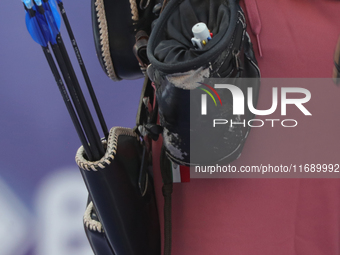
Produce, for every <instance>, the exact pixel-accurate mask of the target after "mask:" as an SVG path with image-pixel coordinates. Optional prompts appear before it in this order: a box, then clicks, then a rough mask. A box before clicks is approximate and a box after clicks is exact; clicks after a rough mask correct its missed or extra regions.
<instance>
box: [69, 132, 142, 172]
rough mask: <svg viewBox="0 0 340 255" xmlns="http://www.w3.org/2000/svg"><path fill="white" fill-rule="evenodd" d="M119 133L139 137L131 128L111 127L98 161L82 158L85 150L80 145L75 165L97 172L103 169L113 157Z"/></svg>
mask: <svg viewBox="0 0 340 255" xmlns="http://www.w3.org/2000/svg"><path fill="white" fill-rule="evenodd" d="M121 135H125V136H132V137H136V139H137V140H139V137H138V136H137V134H136V133H135V132H134V131H133V130H132V129H130V128H123V127H113V128H112V129H111V130H110V134H109V137H108V142H107V149H106V152H105V155H104V156H103V157H102V158H101V159H100V160H98V161H93V162H90V161H88V160H86V159H85V158H84V155H85V151H84V147H83V146H82V147H80V148H79V149H78V151H77V154H76V158H75V160H76V163H77V165H78V166H79V167H80V168H81V169H83V170H85V171H94V172H97V171H98V170H100V169H105V168H106V167H107V166H109V165H110V164H111V163H112V161H113V160H114V159H115V155H116V152H117V143H118V138H119V136H121ZM103 144H104V145H105V144H106V142H105V141H103Z"/></svg>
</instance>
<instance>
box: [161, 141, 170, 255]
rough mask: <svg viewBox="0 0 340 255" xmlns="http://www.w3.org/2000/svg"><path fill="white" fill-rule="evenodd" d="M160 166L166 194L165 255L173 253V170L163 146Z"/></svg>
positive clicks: (164, 194)
mask: <svg viewBox="0 0 340 255" xmlns="http://www.w3.org/2000/svg"><path fill="white" fill-rule="evenodd" d="M160 161H161V162H160V167H161V173H162V178H163V189H162V191H163V196H164V255H171V238H172V226H171V194H172V170H171V162H170V160H169V159H168V157H167V156H166V154H165V149H164V147H162V151H161V158H160Z"/></svg>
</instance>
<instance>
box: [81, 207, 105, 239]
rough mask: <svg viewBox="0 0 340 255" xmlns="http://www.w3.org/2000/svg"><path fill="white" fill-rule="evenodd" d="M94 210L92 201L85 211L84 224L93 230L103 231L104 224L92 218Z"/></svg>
mask: <svg viewBox="0 0 340 255" xmlns="http://www.w3.org/2000/svg"><path fill="white" fill-rule="evenodd" d="M92 210H93V203H92V202H90V203H89V205H88V206H87V208H86V210H85V213H84V218H83V219H84V224H85V226H86V227H87V228H88V229H90V230H92V231H97V232H99V233H103V232H104V230H103V226H102V224H101V223H100V222H99V221H96V220H94V219H92V218H91V213H92Z"/></svg>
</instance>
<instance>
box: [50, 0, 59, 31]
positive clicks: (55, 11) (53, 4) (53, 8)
mask: <svg viewBox="0 0 340 255" xmlns="http://www.w3.org/2000/svg"><path fill="white" fill-rule="evenodd" d="M60 2H61V1H60ZM48 3H49V5H50V10H51V11H52V14H53V17H54V20H55V22H56V25H57V27H58V30H59V31H60V26H61V17H60V14H59V12H58V9H57V5H56V2H55V1H54V0H49V1H48Z"/></svg>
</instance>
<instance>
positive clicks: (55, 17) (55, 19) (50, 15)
mask: <svg viewBox="0 0 340 255" xmlns="http://www.w3.org/2000/svg"><path fill="white" fill-rule="evenodd" d="M49 2H54V1H49ZM49 2H47V3H45V2H44V3H43V7H44V10H45V14H44V17H45V20H46V22H47V24H48V27H49V31H50V36H49V41H50V42H51V44H52V45H54V44H56V43H57V41H56V38H57V35H58V34H59V32H60V31H59V28H60V22H61V20H60V16H59V13H58V11H56V12H54V11H53V7H55V4H54V5H53V4H52V6H50V4H49ZM51 7H52V8H51ZM54 9H55V8H54Z"/></svg>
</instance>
